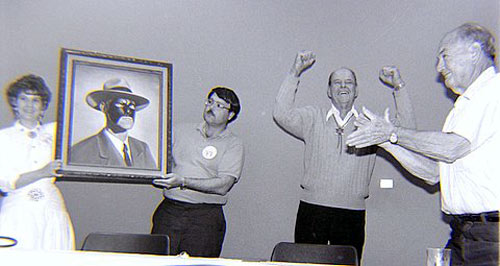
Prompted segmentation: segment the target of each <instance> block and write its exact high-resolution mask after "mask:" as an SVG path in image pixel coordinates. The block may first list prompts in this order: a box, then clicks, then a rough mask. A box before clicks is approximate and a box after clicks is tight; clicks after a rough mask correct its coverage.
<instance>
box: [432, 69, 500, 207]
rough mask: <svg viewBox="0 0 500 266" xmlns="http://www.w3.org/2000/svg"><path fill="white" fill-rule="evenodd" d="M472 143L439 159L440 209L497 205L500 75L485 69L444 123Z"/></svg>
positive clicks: (499, 190) (499, 193)
mask: <svg viewBox="0 0 500 266" xmlns="http://www.w3.org/2000/svg"><path fill="white" fill-rule="evenodd" d="M443 132H453V133H455V134H458V135H460V136H462V137H464V138H466V139H467V140H469V141H470V143H471V150H472V151H471V152H470V153H469V154H467V155H466V156H464V157H463V158H460V159H458V160H456V161H455V162H453V163H444V162H440V163H439V169H440V178H441V179H440V184H441V209H442V210H443V212H445V213H448V214H475V213H481V212H488V211H495V210H499V209H500V161H499V160H498V153H499V152H500V75H499V74H496V73H495V69H494V68H493V67H490V68H488V69H487V70H485V71H484V72H483V73H481V75H480V76H479V77H478V78H477V79H476V80H475V81H474V82H473V83H472V84H471V85H470V86H469V88H467V90H466V91H465V93H464V94H463V95H461V96H460V97H459V98H458V99H457V100H456V102H455V105H454V107H453V109H452V110H451V111H450V113H449V114H448V117H447V118H446V122H445V124H444V126H443Z"/></svg>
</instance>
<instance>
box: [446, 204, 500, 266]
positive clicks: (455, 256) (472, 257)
mask: <svg viewBox="0 0 500 266" xmlns="http://www.w3.org/2000/svg"><path fill="white" fill-rule="evenodd" d="M478 216H479V217H478ZM488 217H489V219H486V218H485V216H483V217H482V218H481V215H474V216H473V218H472V219H471V217H467V216H461V215H452V216H451V222H450V227H451V230H452V231H451V237H450V240H449V241H448V244H446V248H449V249H451V264H452V265H453V266H458V265H466V266H469V265H478V266H479V265H481V266H498V265H500V261H499V260H498V252H499V251H498V250H499V245H498V230H499V228H498V226H499V223H498V212H496V217H497V218H496V221H495V219H494V217H495V214H492V215H491V214H490V215H489V216H488ZM488 220H490V221H488Z"/></svg>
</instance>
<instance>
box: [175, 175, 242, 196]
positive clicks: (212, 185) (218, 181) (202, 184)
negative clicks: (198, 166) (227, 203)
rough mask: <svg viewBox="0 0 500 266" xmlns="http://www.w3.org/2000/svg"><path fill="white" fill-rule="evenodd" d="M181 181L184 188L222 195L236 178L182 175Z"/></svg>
mask: <svg viewBox="0 0 500 266" xmlns="http://www.w3.org/2000/svg"><path fill="white" fill-rule="evenodd" d="M183 181H184V184H183V187H184V188H187V189H192V190H196V191H200V192H204V193H210V194H218V195H222V196H224V195H226V194H227V193H228V192H229V190H230V189H231V188H232V187H233V185H234V183H235V182H236V179H235V178H234V177H232V176H221V177H213V178H195V177H184V178H183Z"/></svg>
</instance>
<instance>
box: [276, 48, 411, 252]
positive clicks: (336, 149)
mask: <svg viewBox="0 0 500 266" xmlns="http://www.w3.org/2000/svg"><path fill="white" fill-rule="evenodd" d="M315 61H316V57H315V55H314V54H313V53H312V52H310V51H303V52H299V53H298V54H297V56H296V58H295V62H294V64H293V66H292V68H291V70H290V72H289V73H288V75H287V77H286V78H285V80H284V81H283V83H282V85H281V88H280V90H279V92H278V96H277V97H276V104H275V107H274V113H273V115H274V119H275V121H276V122H277V123H278V125H279V126H281V127H282V128H283V129H284V130H286V131H287V132H288V133H290V134H291V135H293V136H295V137H297V138H299V139H300V140H302V141H303V142H304V144H305V151H304V175H303V179H302V182H301V184H300V187H301V200H300V205H299V209H298V212H297V220H296V224H295V242H297V243H311V244H332V245H351V246H354V247H355V248H356V250H357V253H358V257H359V259H361V254H362V251H363V244H364V240H365V199H366V198H368V187H369V184H370V179H371V175H372V172H373V168H374V165H375V156H376V153H375V152H376V147H368V148H365V149H357V150H355V149H348V148H347V146H346V144H345V136H347V135H348V134H349V133H351V132H353V131H354V130H355V126H354V121H355V120H356V117H357V115H358V112H357V111H356V109H355V108H354V101H355V99H356V97H357V96H358V90H357V87H358V83H357V80H356V75H355V74H354V71H352V70H351V69H348V68H345V67H344V68H340V69H337V70H335V71H333V72H332V73H331V74H330V77H329V80H328V89H327V91H326V94H327V95H328V98H329V99H330V102H331V104H330V106H329V107H328V108H320V107H318V106H306V107H301V108H297V107H294V102H295V94H296V92H297V89H298V86H299V82H300V80H299V77H300V76H301V74H302V73H303V72H304V71H305V70H307V69H309V68H310V67H312V65H313V64H314V63H315ZM397 74H398V73H396V72H395V71H394V69H393V68H392V67H384V68H383V69H382V70H381V72H380V79H381V80H382V81H384V82H386V81H387V80H391V81H394V82H395V85H394V86H393V87H394V98H395V101H396V107H397V108H399V109H398V110H400V111H401V113H398V115H399V117H398V118H399V119H400V120H401V123H403V124H405V125H406V126H409V127H412V126H413V127H414V125H415V122H414V118H413V112H412V111H411V105H410V101H409V97H408V93H407V92H406V90H405V89H403V86H404V82H403V81H402V80H401V79H400V77H399V75H397Z"/></svg>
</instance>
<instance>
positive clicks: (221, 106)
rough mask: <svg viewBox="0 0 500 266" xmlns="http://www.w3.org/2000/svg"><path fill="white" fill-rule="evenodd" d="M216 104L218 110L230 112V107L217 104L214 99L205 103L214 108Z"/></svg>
mask: <svg viewBox="0 0 500 266" xmlns="http://www.w3.org/2000/svg"><path fill="white" fill-rule="evenodd" d="M214 104H215V106H217V108H219V109H227V110H229V109H230V107H227V106H226V105H224V104H223V103H221V102H217V101H214V100H212V99H208V100H206V101H205V106H213V105H214Z"/></svg>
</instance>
